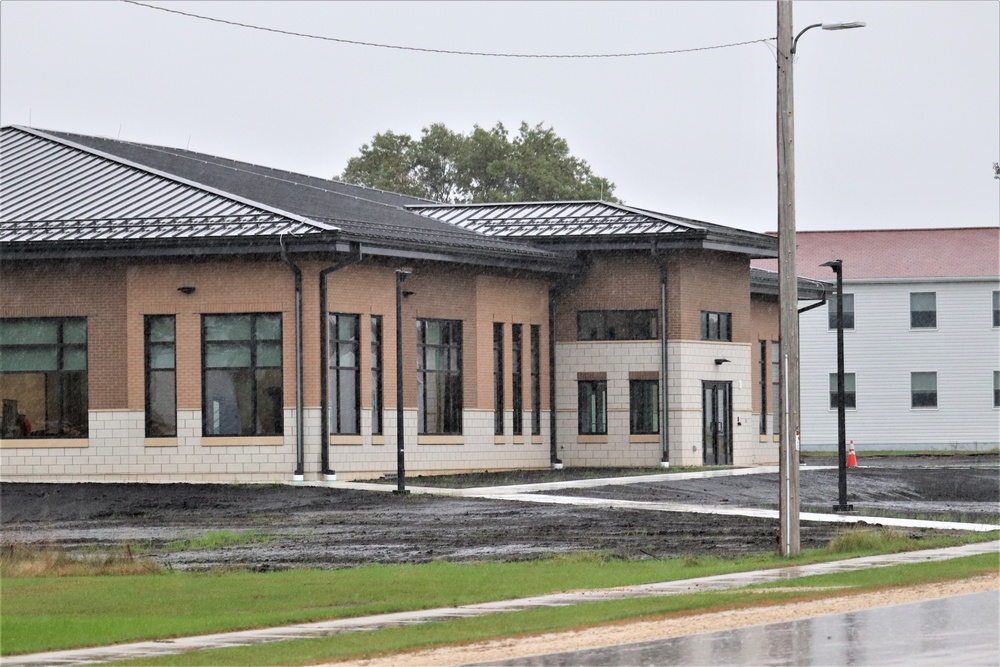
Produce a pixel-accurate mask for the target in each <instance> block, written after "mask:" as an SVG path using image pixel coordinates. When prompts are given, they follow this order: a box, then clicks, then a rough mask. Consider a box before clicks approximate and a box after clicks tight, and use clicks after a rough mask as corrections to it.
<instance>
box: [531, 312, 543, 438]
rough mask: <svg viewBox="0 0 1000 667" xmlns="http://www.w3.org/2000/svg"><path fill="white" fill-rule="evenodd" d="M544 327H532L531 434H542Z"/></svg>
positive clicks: (535, 325) (534, 325) (533, 325)
mask: <svg viewBox="0 0 1000 667" xmlns="http://www.w3.org/2000/svg"><path fill="white" fill-rule="evenodd" d="M541 345H542V327H541V326H539V325H537V324H532V325H531V434H532V435H541V434H542V350H541Z"/></svg>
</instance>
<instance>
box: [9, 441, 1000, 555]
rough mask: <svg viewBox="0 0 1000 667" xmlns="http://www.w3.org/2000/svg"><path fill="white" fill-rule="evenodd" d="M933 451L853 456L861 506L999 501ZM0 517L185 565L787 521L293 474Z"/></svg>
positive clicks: (757, 549)
mask: <svg viewBox="0 0 1000 667" xmlns="http://www.w3.org/2000/svg"><path fill="white" fill-rule="evenodd" d="M828 462H829V460H828V461H821V463H828ZM929 463H933V464H934V465H933V467H927V466H913V465H911V466H907V467H890V465H889V464H888V463H886V465H884V466H880V467H877V468H856V469H851V470H849V473H850V475H849V481H848V484H849V486H848V488H849V492H850V495H849V501H850V502H853V503H854V504H855V508H856V509H858V510H865V511H879V510H886V511H889V512H890V513H893V515H898V514H900V513H902V512H904V511H910V510H912V512H911V513H913V512H916V513H920V514H932V513H940V512H947V513H949V514H950V515H951V516H949V519H950V520H961V519H962V518H963V517H964V519H965V520H970V519H972V520H976V521H983V520H987V519H989V518H991V517H996V516H997V514H998V513H1000V510H998V505H1000V475H998V459H997V458H996V457H993V458H987V459H984V458H982V457H978V458H977V459H976V460H974V461H970V462H962V461H958V460H957V459H951V460H949V461H947V462H937V461H932V462H929ZM563 472H564V473H565V474H566V477H565V478H572V477H574V473H572V471H563ZM550 475H551V473H549V472H547V471H538V476H537V477H536V478H535V479H531V478H530V475H528V474H527V473H524V474H521V475H519V479H517V482H518V483H527V482H530V481H551V480H550V479H549V476H550ZM481 476H482V479H483V481H484V485H492V484H496V483H497V477H496V476H495V475H494V474H493V473H488V474H487V473H482V474H481ZM489 480H493V481H489ZM511 481H512V480H510V479H508V480H507V482H508V483H510V482H511ZM411 483H412V484H414V485H416V484H417V483H418V482H417V480H411ZM548 493H550V494H554V493H556V492H548ZM558 494H559V495H566V496H568V495H586V496H590V497H607V498H621V499H630V500H648V501H677V502H684V503H699V504H708V505H729V506H752V507H776V505H777V499H776V496H777V478H776V476H774V475H747V476H742V477H724V478H716V479H706V480H672V481H665V482H651V483H639V484H633V485H628V486H610V487H597V488H590V489H565V490H561V491H559V492H558ZM801 495H802V501H803V507H802V509H803V511H809V510H810V507H811V506H815V509H817V510H820V511H824V512H827V511H829V509H830V507H831V506H832V504H834V503H835V502H836V501H837V472H836V471H835V470H832V471H819V470H811V471H810V470H808V469H804V471H803V473H802V476H801ZM958 515H961V516H958ZM0 523H2V527H3V534H2V542H3V544H4V545H9V544H12V543H16V542H19V543H36V544H51V545H57V546H61V547H63V548H65V549H67V550H69V551H71V552H72V551H79V550H94V549H96V550H108V549H120V548H122V547H123V545H126V544H127V545H129V547H130V549H132V551H133V552H140V553H145V554H146V555H149V556H151V557H153V558H155V559H156V560H157V561H158V562H159V563H160V564H161V565H164V566H167V567H175V568H184V569H206V568H211V567H217V566H229V567H241V568H251V569H257V570H267V569H286V568H293V567H322V568H337V567H348V566H354V565H360V564H371V563H422V562H427V561H430V560H434V559H447V560H453V561H470V560H525V559H532V558H539V557H543V556H546V555H551V554H566V553H579V552H601V553H607V554H612V555H615V556H619V557H623V558H651V557H668V556H698V555H704V554H709V555H719V556H736V555H741V554H750V553H766V552H771V551H774V550H775V549H776V547H777V542H776V535H777V533H776V530H777V520H770V519H757V518H745V517H734V516H723V515H705V514H685V513H673V512H652V511H642V510H620V509H609V508H600V507H576V506H568V505H547V504H535V503H521V502H516V501H504V500H485V499H475V498H456V497H445V496H430V495H421V494H409V495H404V496H399V495H394V494H391V493H386V492H374V491H372V492H369V491H357V490H343V489H329V488H320V487H296V486H290V485H259V486H257V485H221V484H89V483H80V484H22V483H4V484H0ZM838 530H840V527H838V525H837V524H831V523H819V522H808V521H803V522H802V524H801V544H802V547H803V548H810V547H819V546H823V545H825V544H826V543H827V542H828V541H829V539H830V538H831V537H832V535H834V534H835V533H836V532H837V531H838ZM213 531H239V532H249V531H252V534H253V535H254V536H255V537H254V538H253V539H252V541H251V542H250V543H248V544H240V545H232V546H225V547H221V548H212V549H205V548H191V547H190V545H188V546H185V543H184V540H189V539H191V538H196V537H199V536H202V535H204V534H206V533H211V532H213ZM907 532H909V533H911V534H913V535H915V536H920V535H925V534H927V533H928V532H929V531H926V530H922V529H921V530H908V531H907Z"/></svg>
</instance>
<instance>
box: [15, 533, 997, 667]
mask: <svg viewBox="0 0 1000 667" xmlns="http://www.w3.org/2000/svg"><path fill="white" fill-rule="evenodd" d="M982 553H1000V540H998V541H993V542H981V543H977V544H967V545H964V546H960V547H949V548H944V549H928V550H924V551H911V552H907V553H901V554H886V555H881V556H869V557H866V558H852V559H848V560H842V561H834V562H830V563H815V564H811V565H801V566H794V567H785V568H774V569H770V570H758V571H753V572H739V573H733V574H725V575H717V576H712V577H701V578H698V579H687V580H682V581H671V582H662V583H653V584H642V585H637V586H622V587H617V588H611V589H600V590H590V591H575V592H570V593H555V594H551V595H540V596H536V597H531V598H521V599H517V600H501V601H497V602H486V603H481V604H472V605H463V606H460V607H449V608H442V609H428V610H424V611H414V612H404V613H396V614H381V615H378V616H368V617H362V618H351V619H340V620H333V621H323V622H319V623H306V624H299V625H290V626H284V627H278V628H263V629H258V630H247V631H241V632H227V633H219V634H214V635H204V636H200V637H182V638H178V639H168V640H160V641H146V642H136V643H132V644H119V645H115V646H107V647H99V648H89V649H74V650H67V651H52V652H47V653H35V654H30V655H15V656H5V657H4V660H3V664H4V665H5V666H6V667H24V666H28V665H52V666H57V665H84V664H92V663H101V662H112V661H115V660H125V659H141V658H148V657H154V656H163V655H174V654H178V653H185V652H188V651H193V650H205V649H213V648H226V647H231V646H249V645H255V644H264V643H269V642H276V641H284V640H289V639H305V638H311V637H327V636H333V635H338V634H343V633H347V632H359V631H366V630H378V629H382V628H389V627H399V626H403V625H416V624H421V623H430V622H434V621H442V620H449V619H455V618H468V617H474V616H485V615H489V614H497V613H502V612H509V611H521V610H525V609H533V608H537V607H557V606H566V605H572V604H581V603H586V602H598V601H603V600H614V599H625V598H638V597H650V596H659V595H674V594H680V593H693V592H703V591H712V590H725V589H732V588H740V587H742V586H749V585H752V584H761V583H769V582H776V581H788V580H791V579H795V578H798V577H804V576H809V575H815V574H831V573H837V572H850V571H856V570H862V569H870V568H875V567H887V566H891V565H899V564H903V563H920V562H932V561H939V560H947V559H951V558H960V557H962V556H972V555H976V554H982ZM994 595H995V593H994ZM924 624H925V623H923V622H921V623H918V624H917V626H915V627H922V626H923V625H924ZM995 629H996V624H995V623H994V631H995ZM830 636H831V637H832V636H833V635H830ZM834 663H835V664H836V663H838V661H834ZM517 664H534V663H517ZM538 664H546V663H538ZM552 664H569V663H552ZM594 664H614V663H594ZM618 664H630V663H618ZM651 664H672V663H662V662H657V663H651ZM686 664H701V663H698V662H694V663H690V662H688V663H686ZM717 664H729V663H717ZM732 664H755V663H754V662H753V661H751V662H750V663H747V662H737V663H732ZM759 664H765V663H759ZM767 664H770V663H767ZM776 664H785V663H776ZM816 664H824V663H816ZM839 664H864V663H839ZM908 664H913V663H908ZM966 664H970V663H966ZM992 664H994V665H995V664H996V662H994V663H992Z"/></svg>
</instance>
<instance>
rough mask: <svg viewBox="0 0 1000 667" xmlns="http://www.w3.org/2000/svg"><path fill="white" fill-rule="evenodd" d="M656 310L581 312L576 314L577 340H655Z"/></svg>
mask: <svg viewBox="0 0 1000 667" xmlns="http://www.w3.org/2000/svg"><path fill="white" fill-rule="evenodd" d="M656 322H657V315H656V311H655V310H581V311H579V312H578V313H577V314H576V339H577V340H653V339H655V338H656V337H657V328H656Z"/></svg>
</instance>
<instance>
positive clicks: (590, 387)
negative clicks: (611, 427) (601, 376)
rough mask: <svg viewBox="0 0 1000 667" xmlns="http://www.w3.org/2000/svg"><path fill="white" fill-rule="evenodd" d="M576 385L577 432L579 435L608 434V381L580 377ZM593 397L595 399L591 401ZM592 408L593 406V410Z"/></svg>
mask: <svg viewBox="0 0 1000 667" xmlns="http://www.w3.org/2000/svg"><path fill="white" fill-rule="evenodd" d="M576 385H577V433H578V434H579V435H607V434H608V381H607V380H579V379H578V380H577V382H576ZM585 390H586V391H585ZM591 397H593V398H594V399H595V400H593V401H591V400H590V399H591ZM584 408H587V409H584ZM590 408H593V412H591V409H590Z"/></svg>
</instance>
